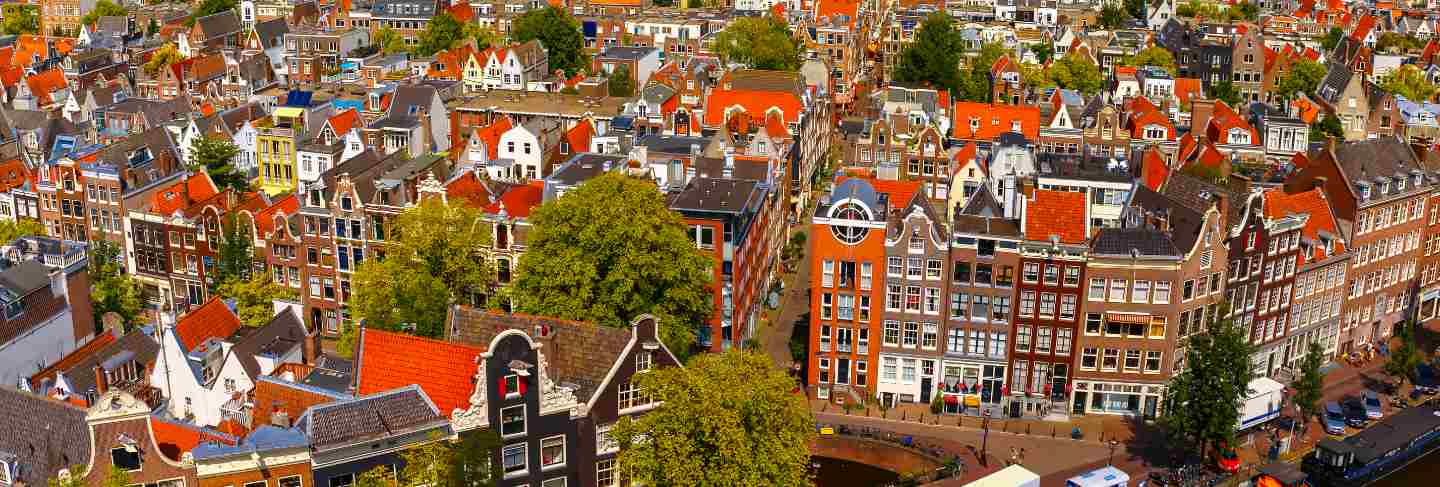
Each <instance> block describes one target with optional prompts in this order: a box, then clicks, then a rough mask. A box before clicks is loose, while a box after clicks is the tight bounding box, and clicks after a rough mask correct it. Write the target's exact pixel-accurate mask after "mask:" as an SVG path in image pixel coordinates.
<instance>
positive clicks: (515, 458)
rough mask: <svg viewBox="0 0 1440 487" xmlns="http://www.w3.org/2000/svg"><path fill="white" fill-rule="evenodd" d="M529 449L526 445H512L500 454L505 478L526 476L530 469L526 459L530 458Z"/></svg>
mask: <svg viewBox="0 0 1440 487" xmlns="http://www.w3.org/2000/svg"><path fill="white" fill-rule="evenodd" d="M529 450H530V449H529V447H528V446H527V445H526V444H524V443H521V444H518V445H510V446H507V447H505V449H504V450H503V451H502V452H501V454H500V461H501V464H502V465H504V468H505V476H507V477H508V476H511V475H520V474H524V473H525V471H526V470H527V469H528V468H529V466H528V465H526V457H527V456H529Z"/></svg>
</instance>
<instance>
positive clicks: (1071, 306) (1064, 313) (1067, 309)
mask: <svg viewBox="0 0 1440 487" xmlns="http://www.w3.org/2000/svg"><path fill="white" fill-rule="evenodd" d="M1075 301H1076V299H1075V295H1074V294H1066V295H1064V296H1060V319H1062V320H1065V321H1075Z"/></svg>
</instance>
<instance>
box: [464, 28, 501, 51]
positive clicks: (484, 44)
mask: <svg viewBox="0 0 1440 487" xmlns="http://www.w3.org/2000/svg"><path fill="white" fill-rule="evenodd" d="M464 39H474V40H475V49H480V50H484V49H486V48H489V47H491V46H498V45H500V42H501V41H502V40H503V39H501V38H500V34H496V33H495V31H494V30H492V29H491V28H489V27H485V26H483V25H480V24H477V23H474V22H466V23H465V31H464Z"/></svg>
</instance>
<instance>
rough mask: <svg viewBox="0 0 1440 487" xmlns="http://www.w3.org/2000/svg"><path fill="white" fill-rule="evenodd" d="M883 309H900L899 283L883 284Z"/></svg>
mask: <svg viewBox="0 0 1440 487" xmlns="http://www.w3.org/2000/svg"><path fill="white" fill-rule="evenodd" d="M885 309H886V310H889V311H900V285H899V284H888V285H886V286H885Z"/></svg>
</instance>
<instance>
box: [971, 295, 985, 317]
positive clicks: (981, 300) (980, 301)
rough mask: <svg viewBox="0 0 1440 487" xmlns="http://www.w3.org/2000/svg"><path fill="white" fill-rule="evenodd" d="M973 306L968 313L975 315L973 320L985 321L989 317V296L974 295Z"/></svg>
mask: <svg viewBox="0 0 1440 487" xmlns="http://www.w3.org/2000/svg"><path fill="white" fill-rule="evenodd" d="M973 306H974V307H972V308H971V309H970V311H971V312H973V313H975V314H974V316H975V318H977V319H986V318H989V317H990V296H984V295H980V294H976V295H975V301H974V303H973Z"/></svg>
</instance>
